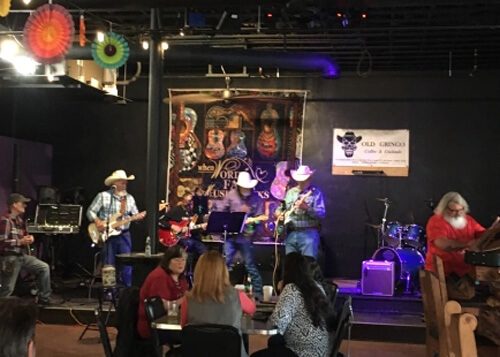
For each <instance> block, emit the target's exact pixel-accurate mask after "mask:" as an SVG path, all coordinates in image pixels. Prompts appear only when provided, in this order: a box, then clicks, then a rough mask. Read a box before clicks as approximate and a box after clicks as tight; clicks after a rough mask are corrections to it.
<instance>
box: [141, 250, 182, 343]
mask: <svg viewBox="0 0 500 357" xmlns="http://www.w3.org/2000/svg"><path fill="white" fill-rule="evenodd" d="M186 258H187V254H186V251H185V250H184V249H183V248H182V247H181V246H178V245H175V246H173V247H171V248H168V249H167V250H166V251H165V254H164V255H163V258H162V260H161V262H160V264H159V265H158V267H157V268H156V269H154V270H153V271H152V272H151V273H149V275H148V276H147V277H146V280H145V281H144V284H143V285H142V287H141V291H140V293H139V311H138V320H137V331H138V332H139V335H140V336H141V337H142V338H149V336H150V334H151V328H150V326H149V323H148V320H147V317H146V310H145V308H144V300H145V299H147V298H150V297H153V296H159V297H161V298H162V300H163V307H164V308H165V311H168V307H167V301H172V300H177V303H178V304H180V303H181V302H182V297H183V296H184V294H185V293H186V291H187V290H188V282H187V279H186V277H185V276H184V270H185V268H186ZM158 338H159V339H160V343H161V344H173V343H177V342H178V341H180V332H179V333H175V332H170V331H160V330H158Z"/></svg>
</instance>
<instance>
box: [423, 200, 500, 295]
mask: <svg viewBox="0 0 500 357" xmlns="http://www.w3.org/2000/svg"><path fill="white" fill-rule="evenodd" d="M468 212H469V205H468V204H467V201H465V199H464V198H463V197H462V196H461V195H460V194H459V193H458V192H448V193H447V194H445V195H444V196H443V197H442V198H441V201H439V204H438V205H437V207H436V208H435V209H434V215H433V216H432V217H431V218H430V219H429V222H428V223H427V227H426V231H427V244H428V251H427V256H426V260H425V269H426V270H429V271H434V254H436V255H438V256H439V257H440V258H441V259H442V260H443V266H444V273H445V275H446V286H447V290H448V295H449V297H450V298H451V299H470V298H472V297H474V295H475V291H474V283H473V280H472V279H471V278H470V276H469V275H468V273H470V272H471V268H472V266H471V265H469V264H467V263H465V261H464V252H465V250H467V249H470V248H473V247H474V246H475V244H476V243H477V239H478V238H479V237H480V236H481V235H482V234H483V232H484V231H485V230H486V229H485V228H484V227H483V226H481V225H480V224H479V223H478V222H477V221H476V220H475V219H474V218H472V217H471V216H470V215H468ZM499 220H500V218H499V217H497V219H496V220H495V221H494V222H493V224H492V225H491V227H490V228H489V229H491V228H493V227H494V226H495V225H496V224H497V223H498V222H499Z"/></svg>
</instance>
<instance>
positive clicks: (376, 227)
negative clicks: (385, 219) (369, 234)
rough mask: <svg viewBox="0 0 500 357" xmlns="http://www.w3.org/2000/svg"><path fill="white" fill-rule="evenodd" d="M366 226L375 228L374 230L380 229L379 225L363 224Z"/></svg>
mask: <svg viewBox="0 0 500 357" xmlns="http://www.w3.org/2000/svg"><path fill="white" fill-rule="evenodd" d="M365 224H366V225H367V226H369V227H372V228H375V229H380V224H371V223H365Z"/></svg>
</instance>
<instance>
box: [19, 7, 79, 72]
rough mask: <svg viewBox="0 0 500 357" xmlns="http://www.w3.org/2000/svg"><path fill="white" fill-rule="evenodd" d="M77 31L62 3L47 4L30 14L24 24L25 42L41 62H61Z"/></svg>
mask: <svg viewBox="0 0 500 357" xmlns="http://www.w3.org/2000/svg"><path fill="white" fill-rule="evenodd" d="M74 33H75V24H74V23H73V19H72V18H71V15H70V14H69V12H68V11H67V10H66V9H65V8H64V7H62V6H60V5H54V4H45V5H43V6H40V7H39V8H38V9H36V11H35V12H34V13H32V14H31V15H30V17H29V18H28V20H27V21H26V24H25V25H24V38H23V41H24V44H25V46H26V48H27V49H28V50H29V51H30V52H31V53H32V54H33V55H34V57H35V60H36V61H37V62H40V63H41V64H53V63H58V62H61V61H62V60H63V59H64V56H65V55H66V53H68V51H69V49H70V47H71V45H72V42H73V35H74Z"/></svg>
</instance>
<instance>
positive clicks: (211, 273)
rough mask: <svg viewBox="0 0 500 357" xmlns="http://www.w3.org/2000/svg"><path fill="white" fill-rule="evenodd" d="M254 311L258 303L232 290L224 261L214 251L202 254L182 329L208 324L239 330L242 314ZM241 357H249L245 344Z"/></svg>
mask: <svg viewBox="0 0 500 357" xmlns="http://www.w3.org/2000/svg"><path fill="white" fill-rule="evenodd" d="M255 310H256V306H255V303H254V302H253V301H252V300H250V298H249V297H248V296H247V295H246V294H245V293H243V292H241V291H238V290H236V289H235V288H234V287H232V286H231V284H230V282H229V273H228V271H227V267H226V261H225V259H224V257H223V256H222V255H221V254H220V253H219V252H217V251H214V250H211V251H208V252H206V253H203V254H202V256H201V257H200V259H199V260H198V264H196V267H195V269H194V285H193V288H192V289H191V291H190V292H188V293H187V294H186V296H185V297H184V299H183V301H182V308H181V326H183V327H184V326H185V325H187V324H190V325H196V324H207V323H208V324H220V325H230V326H234V327H236V328H237V329H239V328H240V320H241V314H242V312H244V313H246V314H253V313H254V312H255ZM241 356H247V353H246V351H245V348H244V347H243V342H242V346H241Z"/></svg>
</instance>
